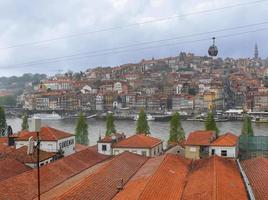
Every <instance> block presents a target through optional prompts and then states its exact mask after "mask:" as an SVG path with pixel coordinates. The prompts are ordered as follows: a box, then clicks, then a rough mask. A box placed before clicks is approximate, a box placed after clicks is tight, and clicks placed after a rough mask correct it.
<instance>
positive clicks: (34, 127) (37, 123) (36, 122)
mask: <svg viewBox="0 0 268 200" xmlns="http://www.w3.org/2000/svg"><path fill="white" fill-rule="evenodd" d="M40 129H41V119H40V118H32V119H31V130H30V131H32V132H40Z"/></svg>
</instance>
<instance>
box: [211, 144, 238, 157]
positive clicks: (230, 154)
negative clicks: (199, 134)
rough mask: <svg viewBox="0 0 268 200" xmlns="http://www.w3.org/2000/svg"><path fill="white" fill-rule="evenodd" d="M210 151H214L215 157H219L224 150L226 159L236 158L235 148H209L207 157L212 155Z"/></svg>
mask: <svg viewBox="0 0 268 200" xmlns="http://www.w3.org/2000/svg"><path fill="white" fill-rule="evenodd" d="M212 149H215V155H218V156H221V151H222V150H226V151H227V156H225V157H228V158H236V157H237V154H238V152H237V148H236V147H218V146H210V147H209V155H212Z"/></svg>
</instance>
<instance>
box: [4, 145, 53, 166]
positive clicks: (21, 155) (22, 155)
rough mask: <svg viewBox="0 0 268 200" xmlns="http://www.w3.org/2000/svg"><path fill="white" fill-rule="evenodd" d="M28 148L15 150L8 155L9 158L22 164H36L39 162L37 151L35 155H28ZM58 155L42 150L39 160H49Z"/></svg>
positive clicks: (34, 152)
mask: <svg viewBox="0 0 268 200" xmlns="http://www.w3.org/2000/svg"><path fill="white" fill-rule="evenodd" d="M27 149H28V147H27V146H23V147H21V148H18V149H15V150H14V151H12V152H11V153H9V154H7V157H9V158H14V159H16V160H18V161H20V162H22V163H36V162H37V150H36V149H34V151H33V154H29V155H28V154H27ZM55 155H56V154H55V153H52V152H46V151H43V150H40V152H39V159H40V161H43V160H47V159H49V158H52V157H54V156H55Z"/></svg>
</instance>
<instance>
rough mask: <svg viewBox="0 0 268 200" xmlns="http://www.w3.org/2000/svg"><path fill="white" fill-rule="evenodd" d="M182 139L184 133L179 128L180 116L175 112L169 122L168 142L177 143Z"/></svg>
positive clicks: (180, 127)
mask: <svg viewBox="0 0 268 200" xmlns="http://www.w3.org/2000/svg"><path fill="white" fill-rule="evenodd" d="M184 138H185V133H184V130H183V128H182V126H181V121H180V114H179V113H178V112H176V113H175V114H173V116H172V118H171V120H170V130H169V142H178V141H180V140H182V139H184Z"/></svg>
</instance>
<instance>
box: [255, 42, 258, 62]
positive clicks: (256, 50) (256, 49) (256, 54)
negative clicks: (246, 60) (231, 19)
mask: <svg viewBox="0 0 268 200" xmlns="http://www.w3.org/2000/svg"><path fill="white" fill-rule="evenodd" d="M258 58H259V50H258V45H257V43H256V44H255V48H254V59H255V60H257V59H258Z"/></svg>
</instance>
